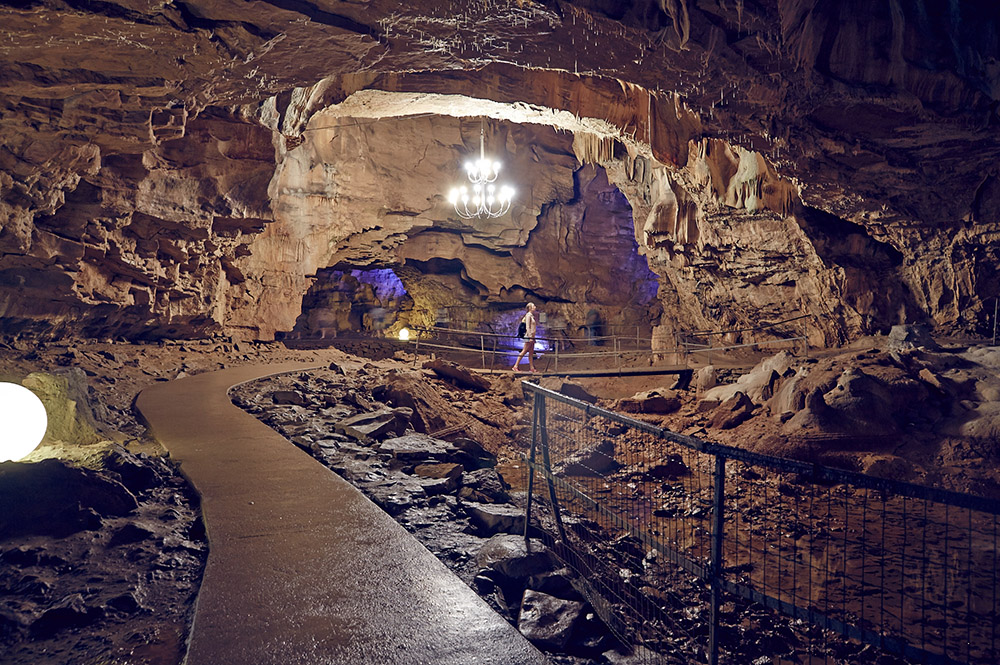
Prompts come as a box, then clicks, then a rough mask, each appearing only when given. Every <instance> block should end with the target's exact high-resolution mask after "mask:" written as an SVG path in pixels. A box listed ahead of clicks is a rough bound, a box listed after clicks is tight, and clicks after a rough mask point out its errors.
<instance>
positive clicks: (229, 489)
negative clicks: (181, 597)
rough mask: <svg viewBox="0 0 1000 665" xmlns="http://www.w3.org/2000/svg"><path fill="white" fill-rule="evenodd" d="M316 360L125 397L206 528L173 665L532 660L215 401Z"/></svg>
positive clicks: (360, 503)
mask: <svg viewBox="0 0 1000 665" xmlns="http://www.w3.org/2000/svg"><path fill="white" fill-rule="evenodd" d="M316 366H317V365H316V364H313V365H304V364H302V363H294V364H287V363H286V364H282V365H266V366H259V365H258V366H245V367H239V368H235V369H226V370H221V371H218V372H211V373H207V374H200V375H197V376H192V377H186V378H183V379H178V380H177V381H171V382H169V383H161V384H156V385H154V386H151V387H149V388H147V389H146V390H144V391H142V393H140V395H139V397H138V398H137V400H136V406H137V407H138V409H139V411H140V412H141V413H142V415H143V417H144V418H145V419H146V421H147V423H148V424H149V426H150V428H151V430H152V433H153V435H154V436H155V437H156V438H157V439H158V440H159V441H160V442H161V443H162V444H163V445H164V446H165V447H166V448H167V450H168V451H170V455H171V457H172V458H173V459H175V460H177V461H178V462H180V465H181V470H182V471H183V472H184V474H185V475H186V476H187V477H188V478H189V479H190V481H191V482H192V483H193V484H194V486H195V488H196V489H197V490H198V492H199V493H200V494H201V500H202V510H203V514H204V519H205V524H206V527H207V530H208V539H209V545H210V552H209V556H208V565H207V568H206V570H205V577H204V580H203V581H202V587H201V592H200V594H199V596H198V601H197V606H196V609H195V617H194V625H193V627H192V632H191V636H190V640H189V644H188V653H187V659H186V661H185V662H186V665H228V664H233V665H300V664H301V665H340V664H343V665H369V664H370V665H388V664H398V665H423V664H426V665H470V664H478V663H482V664H487V663H489V664H494V663H495V664H496V665H501V664H503V665H509V664H512V665H519V664H522V663H523V664H526V665H528V664H530V665H535V664H537V665H543V664H544V663H546V662H547V660H546V659H545V657H544V656H542V654H541V653H540V652H539V651H537V650H536V649H535V648H534V647H533V646H532V645H531V644H530V643H529V642H528V641H527V640H526V639H524V637H522V636H521V634H520V633H518V632H517V631H516V630H515V629H514V628H513V627H511V626H510V625H509V624H508V623H507V622H505V621H504V620H503V619H502V618H500V616H499V615H497V614H496V613H494V612H493V610H491V609H490V607H489V606H488V605H487V604H486V603H485V602H484V601H483V600H482V599H481V598H479V597H478V596H477V595H476V594H475V593H474V592H473V591H472V590H471V589H470V588H469V587H467V586H466V585H465V584H463V583H462V581H461V580H459V579H458V577H456V576H455V575H454V574H453V573H452V572H451V571H450V570H448V569H447V568H446V567H445V566H444V564H442V563H441V562H440V561H438V559H437V558H435V557H434V555H433V554H431V553H430V552H429V551H428V550H427V549H425V548H424V547H423V546H422V545H421V544H420V543H418V542H417V541H416V540H415V539H414V538H413V537H412V536H411V535H410V534H409V533H407V532H406V531H405V530H404V529H403V528H402V527H401V526H399V525H398V524H396V522H394V521H393V520H392V518H390V517H389V516H388V515H386V514H385V513H384V512H382V511H381V510H380V509H379V508H378V507H377V506H375V504H373V503H372V502H371V501H369V500H368V499H367V498H365V497H364V496H363V495H362V494H361V493H360V492H359V491H358V490H356V489H355V488H354V487H353V486H351V485H350V484H348V483H347V482H346V481H344V480H343V479H341V478H340V477H339V476H337V475H336V474H334V473H333V472H332V471H330V470H329V469H327V468H326V467H325V466H323V465H322V464H320V463H319V462H317V461H316V460H314V459H313V458H312V457H310V456H309V455H308V454H306V453H305V452H303V451H302V450H299V449H298V448H297V447H295V446H294V445H292V444H291V443H289V442H288V441H287V440H286V439H284V438H283V437H281V436H280V435H279V434H278V433H276V432H275V431H274V430H272V429H271V428H269V427H267V426H266V425H264V424H263V423H261V422H259V421H258V420H257V419H255V418H254V417H252V416H250V415H249V414H247V413H245V412H243V411H242V410H241V409H239V408H237V407H236V406H234V405H233V404H232V403H231V402H230V401H229V397H228V394H227V391H228V389H229V388H230V387H232V386H233V385H236V384H239V383H243V382H245V381H249V380H252V379H254V378H257V377H260V376H267V375H270V374H276V373H281V372H287V371H295V370H304V369H307V368H309V367H316ZM320 366H322V365H320Z"/></svg>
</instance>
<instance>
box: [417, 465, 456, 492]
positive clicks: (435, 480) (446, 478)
mask: <svg viewBox="0 0 1000 665" xmlns="http://www.w3.org/2000/svg"><path fill="white" fill-rule="evenodd" d="M462 472H463V469H462V465H461V464H451V463H429V464H419V465H417V466H416V467H415V468H414V469H413V475H415V476H419V477H421V478H426V479H427V482H421V485H423V488H424V491H426V492H427V494H450V493H452V492H454V491H455V490H457V489H458V488H459V487H461V485H462Z"/></svg>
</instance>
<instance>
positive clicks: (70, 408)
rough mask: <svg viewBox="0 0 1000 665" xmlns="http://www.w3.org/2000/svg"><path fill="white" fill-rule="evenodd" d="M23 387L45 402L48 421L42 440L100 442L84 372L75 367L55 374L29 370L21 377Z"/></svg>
mask: <svg viewBox="0 0 1000 665" xmlns="http://www.w3.org/2000/svg"><path fill="white" fill-rule="evenodd" d="M22 384H23V385H24V387H25V388H27V389H29V390H30V391H31V392H33V393H35V395H37V396H38V399H40V400H41V401H42V404H44V405H45V412H46V414H47V415H48V419H49V423H48V427H47V428H46V430H45V439H44V440H45V441H64V442H66V443H74V444H81V445H86V444H91V443H97V442H98V441H100V438H101V437H100V436H99V435H98V433H97V425H96V424H95V419H94V413H93V411H91V406H90V403H89V399H88V394H89V391H88V381H87V375H86V374H85V373H84V372H83V370H81V369H80V368H78V367H73V368H70V369H66V370H59V372H58V373H57V374H47V373H44V372H33V373H31V374H29V375H28V376H26V377H25V378H24V381H22Z"/></svg>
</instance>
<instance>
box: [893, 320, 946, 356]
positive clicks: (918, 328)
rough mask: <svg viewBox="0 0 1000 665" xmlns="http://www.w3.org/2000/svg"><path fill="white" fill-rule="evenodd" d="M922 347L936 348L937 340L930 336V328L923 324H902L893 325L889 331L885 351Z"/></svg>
mask: <svg viewBox="0 0 1000 665" xmlns="http://www.w3.org/2000/svg"><path fill="white" fill-rule="evenodd" d="M921 346H922V347H924V348H925V349H928V350H936V349H937V348H938V344H937V342H935V341H934V338H933V337H931V331H930V328H928V327H927V326H925V325H914V324H909V325H902V326H893V327H892V330H890V331H889V337H888V339H887V340H886V345H885V348H886V350H887V351H904V350H906V349H915V348H917V347H921Z"/></svg>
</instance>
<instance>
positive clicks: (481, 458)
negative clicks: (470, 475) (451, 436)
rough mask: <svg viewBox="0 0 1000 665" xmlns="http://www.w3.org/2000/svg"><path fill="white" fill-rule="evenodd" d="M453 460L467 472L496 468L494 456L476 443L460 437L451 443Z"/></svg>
mask: <svg viewBox="0 0 1000 665" xmlns="http://www.w3.org/2000/svg"><path fill="white" fill-rule="evenodd" d="M451 445H452V446H453V447H454V449H455V452H454V460H455V461H456V462H458V463H459V464H461V465H462V466H464V467H465V468H466V469H467V470H474V469H488V468H493V467H494V466H496V463H497V458H496V455H494V454H493V453H491V452H490V451H488V450H486V449H485V448H483V446H482V445H480V443H479V442H478V441H474V440H473V439H470V438H468V437H465V436H462V437H458V438H457V439H455V440H453V441H452V442H451Z"/></svg>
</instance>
